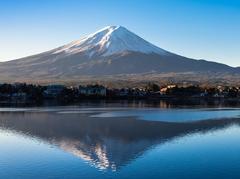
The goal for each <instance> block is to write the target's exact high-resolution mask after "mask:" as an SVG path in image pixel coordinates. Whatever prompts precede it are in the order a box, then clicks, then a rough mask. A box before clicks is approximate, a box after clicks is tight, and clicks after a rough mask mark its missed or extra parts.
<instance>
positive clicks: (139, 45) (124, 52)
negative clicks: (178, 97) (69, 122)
mask: <svg viewBox="0 0 240 179" xmlns="http://www.w3.org/2000/svg"><path fill="white" fill-rule="evenodd" d="M153 74H154V75H155V76H156V75H157V76H161V75H166V74H194V75H195V76H198V75H200V76H201V75H202V74H208V75H207V76H208V77H209V78H215V77H216V74H218V75H219V74H225V75H232V74H233V75H236V74H237V75H238V74H240V71H239V68H234V67H230V66H228V65H224V64H220V63H215V62H210V61H205V60H194V59H190V58H186V57H183V56H180V55H177V54H174V53H171V52H169V51H166V50H164V49H161V48H159V47H157V46H155V45H153V44H151V43H149V42H147V41H146V40H144V39H142V38H141V37H139V36H138V35H136V34H134V33H132V32H131V31H129V30H128V29H126V28H125V27H122V26H108V27H105V28H103V29H101V30H99V31H97V32H95V33H93V34H90V35H88V36H86V37H83V38H81V39H80V40H77V41H73V42H71V43H69V44H67V45H64V46H61V47H58V48H56V49H53V50H50V51H47V52H43V53H40V54H37V55H33V56H29V57H25V58H21V59H17V60H12V61H8V62H2V63H0V80H2V81H4V80H9V81H36V80H38V81H44V80H45V81H57V80H65V81H71V80H75V81H78V80H80V79H83V78H86V77H88V79H91V78H95V79H97V78H99V79H100V78H101V79H107V77H109V76H111V79H114V77H116V76H118V77H119V76H124V78H126V77H129V76H133V75H134V76H135V77H137V76H139V78H138V79H141V77H140V75H141V76H142V75H144V76H145V77H146V76H148V75H151V76H152V75H153Z"/></svg>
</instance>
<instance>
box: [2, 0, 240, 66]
mask: <svg viewBox="0 0 240 179" xmlns="http://www.w3.org/2000/svg"><path fill="white" fill-rule="evenodd" d="M108 25H122V26H125V27H126V28H128V29H129V30H131V31H133V32H135V33H136V34H138V35H140V36H141V37H143V38H144V39H146V40H148V41H150V42H152V43H153V44H155V45H157V46H159V47H161V48H164V49H166V50H169V51H171V52H174V53H177V54H180V55H183V56H187V57H192V58H196V59H207V60H211V61H217V62H221V63H226V64H229V65H231V66H240V0H119V1H116V0H8V1H0V61H6V60H11V59H16V58H19V57H24V56H27V55H32V54H35V53H39V52H43V51H46V50H50V49H52V48H55V47H58V46H60V45H63V44H65V43H68V42H71V41H73V40H76V39H79V38H81V37H82V36H84V35H87V34H89V33H92V32H95V31H96V30H99V29H101V28H103V27H105V26H108Z"/></svg>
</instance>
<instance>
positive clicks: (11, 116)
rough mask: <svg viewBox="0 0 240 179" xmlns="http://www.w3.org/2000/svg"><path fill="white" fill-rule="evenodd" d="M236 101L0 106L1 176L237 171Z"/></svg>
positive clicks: (239, 118)
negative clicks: (181, 103) (227, 104)
mask: <svg viewBox="0 0 240 179" xmlns="http://www.w3.org/2000/svg"><path fill="white" fill-rule="evenodd" d="M239 139H240V108H238V106H234V107H233V106H232V107H231V106H224V105H221V106H220V105H204V106H188V105H184V106H181V105H180V106H179V105H178V106H169V105H166V104H164V103H159V105H149V104H147V105H146V104H145V103H96V104H94V103H84V104H79V105H73V106H47V107H28V108H24V107H22V108H13V107H5V108H0V178H4V179H5V178H6V179H8V178H14V179H15V178H240V142H239Z"/></svg>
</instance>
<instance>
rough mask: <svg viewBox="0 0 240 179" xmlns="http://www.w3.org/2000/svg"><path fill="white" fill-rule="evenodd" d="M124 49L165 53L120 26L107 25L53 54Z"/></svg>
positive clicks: (120, 51)
mask: <svg viewBox="0 0 240 179" xmlns="http://www.w3.org/2000/svg"><path fill="white" fill-rule="evenodd" d="M126 51H133V52H140V53H157V54H161V55H165V54H167V52H166V51H165V50H163V49H161V48H158V47H156V46H154V45H153V44H151V43H149V42H147V41H146V40H144V39H142V38H141V37H139V36H137V35H135V34H134V33H132V32H130V31H129V30H127V29H126V28H125V27H122V26H107V27H105V28H103V29H101V30H99V31H97V32H95V33H93V34H90V35H88V36H86V37H84V38H82V39H80V40H77V41H74V42H72V43H70V44H68V45H65V46H62V47H60V48H58V49H57V50H56V51H54V54H57V53H61V52H64V53H66V54H76V53H85V55H87V56H89V57H91V56H94V55H101V56H110V55H113V54H120V53H122V52H126Z"/></svg>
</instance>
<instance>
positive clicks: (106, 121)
mask: <svg viewBox="0 0 240 179" xmlns="http://www.w3.org/2000/svg"><path fill="white" fill-rule="evenodd" d="M0 116H1V117H0V127H1V128H2V129H6V130H13V131H16V132H19V133H22V134H25V135H28V136H31V137H32V138H33V139H36V138H37V139H41V140H44V141H47V142H48V143H50V144H52V145H56V146H58V147H59V148H61V149H63V150H64V151H66V152H69V153H72V154H73V155H75V156H77V157H80V158H81V159H83V160H86V161H88V162H89V163H90V164H91V165H94V166H96V167H97V168H100V169H110V170H117V169H119V168H120V167H121V166H124V165H126V164H128V163H129V162H131V161H132V160H135V159H136V158H137V157H139V156H141V155H142V154H144V153H145V152H146V151H147V150H149V149H150V148H152V147H154V146H155V145H161V144H164V143H166V142H168V141H171V140H174V139H177V138H181V137H183V136H185V135H191V134H193V133H197V132H201V133H204V132H211V131H215V130H218V129H222V128H225V127H228V126H230V125H232V124H237V125H239V123H240V122H239V120H238V119H218V120H205V121H195V122H189V123H179V122H178V123H175V122H157V121H144V120H137V119H136V118H134V117H128V118H120V117H118V118H114V119H112V118H92V117H90V116H89V114H87V113H77V114H76V113H70V114H67V113H61V114H60V113H56V112H29V111H25V112H2V113H0Z"/></svg>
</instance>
